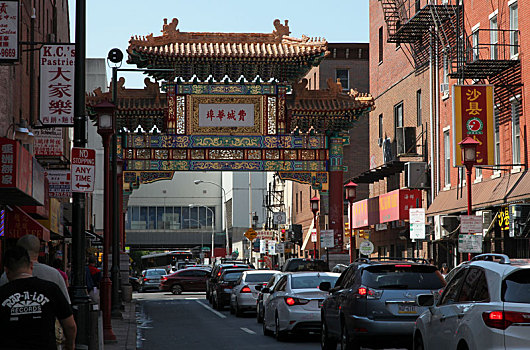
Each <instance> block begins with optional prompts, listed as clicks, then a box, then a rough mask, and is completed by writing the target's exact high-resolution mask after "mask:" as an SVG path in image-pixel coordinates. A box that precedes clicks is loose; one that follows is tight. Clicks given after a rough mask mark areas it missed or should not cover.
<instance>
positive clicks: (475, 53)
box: [471, 27, 480, 61]
mask: <svg viewBox="0 0 530 350" xmlns="http://www.w3.org/2000/svg"><path fill="white" fill-rule="evenodd" d="M478 42H479V30H478V27H476V28H475V29H474V30H473V33H471V44H472V46H473V61H476V60H478V59H479V58H480V48H479V45H478Z"/></svg>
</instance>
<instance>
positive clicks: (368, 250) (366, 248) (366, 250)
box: [359, 241, 374, 256]
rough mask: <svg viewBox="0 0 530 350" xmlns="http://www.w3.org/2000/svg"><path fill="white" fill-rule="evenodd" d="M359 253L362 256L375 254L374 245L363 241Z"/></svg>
mask: <svg viewBox="0 0 530 350" xmlns="http://www.w3.org/2000/svg"><path fill="white" fill-rule="evenodd" d="M359 252H360V253H361V254H362V255H366V256H370V255H371V254H372V253H373V252H374V244H373V243H372V242H370V241H362V242H361V246H360V247H359Z"/></svg>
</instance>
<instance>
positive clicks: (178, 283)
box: [159, 267, 210, 295]
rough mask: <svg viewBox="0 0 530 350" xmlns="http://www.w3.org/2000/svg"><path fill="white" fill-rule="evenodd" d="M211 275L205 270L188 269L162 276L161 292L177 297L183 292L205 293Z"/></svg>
mask: <svg viewBox="0 0 530 350" xmlns="http://www.w3.org/2000/svg"><path fill="white" fill-rule="evenodd" d="M209 275H210V271H208V270H206V269H203V268H195V267H190V268H186V269H183V270H179V271H177V272H175V273H172V274H171V275H166V276H162V278H161V280H160V287H159V288H160V290H161V291H170V292H171V293H173V294H175V295H177V294H182V292H205V291H206V279H207V278H208V276H209Z"/></svg>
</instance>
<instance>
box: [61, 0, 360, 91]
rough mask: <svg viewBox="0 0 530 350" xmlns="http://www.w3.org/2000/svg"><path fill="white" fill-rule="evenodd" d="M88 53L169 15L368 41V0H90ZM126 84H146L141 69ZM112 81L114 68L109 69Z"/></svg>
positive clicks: (191, 21)
mask: <svg viewBox="0 0 530 350" xmlns="http://www.w3.org/2000/svg"><path fill="white" fill-rule="evenodd" d="M75 3H76V1H75V0H69V8H70V36H71V42H74V41H75ZM86 3H87V5H86V22H87V32H86V33H87V35H86V38H87V45H86V50H87V57H89V58H93V57H102V58H103V57H107V53H108V51H109V50H110V49H112V48H119V49H121V50H122V51H123V53H124V55H125V59H124V62H123V65H122V68H135V66H128V65H127V64H126V63H125V61H126V59H127V54H126V49H127V46H128V43H129V39H130V38H131V36H133V35H142V36H143V35H148V34H150V33H153V34H154V35H155V36H158V35H161V33H160V30H161V29H162V24H163V20H164V18H167V19H168V23H169V22H171V20H172V19H173V18H177V19H178V20H179V24H178V27H177V29H180V31H182V32H242V33H245V32H246V33H271V32H272V30H273V29H274V26H273V24H272V22H273V21H274V19H276V18H278V19H280V20H281V22H282V23H283V21H284V20H286V19H287V20H289V27H290V30H291V36H293V37H298V38H300V37H301V36H302V34H304V35H306V36H309V37H322V38H325V39H326V40H327V41H328V42H368V40H369V27H368V1H367V0H320V1H317V0H303V1H302V0H265V1H255V0H246V1H243V0H218V1H213V0H186V1H182V0H150V1H145V0H86ZM120 76H123V77H125V87H126V88H140V87H143V86H144V83H143V79H144V78H145V76H144V75H143V74H142V73H139V72H138V73H136V72H133V73H125V72H120ZM107 77H108V78H107V79H108V80H109V81H110V71H108V73H107Z"/></svg>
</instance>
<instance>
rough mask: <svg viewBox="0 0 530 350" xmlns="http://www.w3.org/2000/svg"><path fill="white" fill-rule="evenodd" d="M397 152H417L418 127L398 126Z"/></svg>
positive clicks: (399, 153) (400, 153)
mask: <svg viewBox="0 0 530 350" xmlns="http://www.w3.org/2000/svg"><path fill="white" fill-rule="evenodd" d="M396 144H397V154H398V155H402V154H417V151H416V128H415V127H413V126H407V127H403V128H396Z"/></svg>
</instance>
